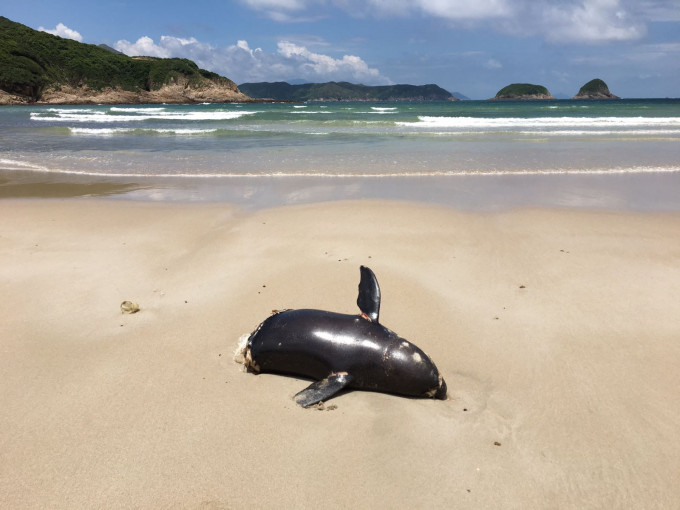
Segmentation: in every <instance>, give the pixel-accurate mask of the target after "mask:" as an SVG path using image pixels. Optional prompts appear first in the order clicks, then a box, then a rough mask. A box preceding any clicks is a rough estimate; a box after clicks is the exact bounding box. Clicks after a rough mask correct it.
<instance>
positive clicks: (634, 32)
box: [241, 0, 680, 44]
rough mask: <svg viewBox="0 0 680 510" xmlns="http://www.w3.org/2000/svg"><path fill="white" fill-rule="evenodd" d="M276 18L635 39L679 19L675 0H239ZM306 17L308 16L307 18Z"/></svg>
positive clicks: (587, 40) (561, 39) (581, 39)
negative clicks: (432, 21) (400, 20)
mask: <svg viewBox="0 0 680 510" xmlns="http://www.w3.org/2000/svg"><path fill="white" fill-rule="evenodd" d="M241 1H242V3H244V4H246V5H247V6H249V7H251V8H253V9H256V10H259V11H261V12H263V13H265V14H266V15H267V16H269V17H270V18H272V19H275V20H277V21H293V20H299V19H303V18H301V17H302V16H304V15H305V14H307V13H309V14H315V15H317V16H321V15H325V16H328V15H329V14H330V12H331V10H330V8H331V6H332V7H334V8H336V9H341V10H344V11H345V12H347V13H348V14H350V15H352V16H368V15H376V16H380V17H408V16H415V15H420V16H425V17H432V18H436V19H441V20H444V21H446V22H450V23H453V24H454V25H460V26H463V27H466V28H469V27H479V26H483V27H485V28H491V29H493V30H497V31H501V32H509V33H512V34H514V35H523V36H539V37H541V38H543V39H545V40H547V41H550V42H554V43H581V44H593V43H601V42H610V41H625V40H638V39H640V38H642V37H643V36H644V35H645V33H646V24H647V23H649V22H650V21H677V20H680V2H678V1H677V0H550V1H545V0H540V1H537V0H326V1H325V2H324V1H323V0H282V1H277V0H241ZM307 19H309V18H307Z"/></svg>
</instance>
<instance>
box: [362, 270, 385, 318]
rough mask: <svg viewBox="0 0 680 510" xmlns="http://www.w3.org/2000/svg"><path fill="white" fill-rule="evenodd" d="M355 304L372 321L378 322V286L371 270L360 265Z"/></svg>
mask: <svg viewBox="0 0 680 510" xmlns="http://www.w3.org/2000/svg"><path fill="white" fill-rule="evenodd" d="M357 306H358V307H359V310H361V311H362V313H364V314H366V315H367V316H368V318H369V319H371V320H372V321H373V322H378V316H379V315H380V286H379V285H378V279H377V278H376V277H375V275H374V274H373V271H371V270H370V269H369V268H367V267H365V266H361V280H360V281H359V297H357Z"/></svg>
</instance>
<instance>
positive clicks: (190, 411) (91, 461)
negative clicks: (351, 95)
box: [0, 199, 680, 509]
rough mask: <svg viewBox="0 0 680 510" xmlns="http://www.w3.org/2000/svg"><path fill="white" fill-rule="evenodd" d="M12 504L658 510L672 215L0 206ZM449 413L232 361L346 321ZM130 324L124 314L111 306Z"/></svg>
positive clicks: (666, 399) (360, 207)
mask: <svg viewBox="0 0 680 510" xmlns="http://www.w3.org/2000/svg"><path fill="white" fill-rule="evenodd" d="M0 217H1V218H2V220H1V221H0V285H1V286H2V305H0V321H1V323H2V336H1V338H0V378H1V386H0V409H2V411H1V412H0V507H2V508H107V507H108V508H125V507H136V508H244V507H249V508H250V507H252V508H266V507H281V508H292V507H297V508H304V507H307V508H317V507H327V508H398V507H410V508H425V507H428V508H504V509H507V508H523V509H524V508H578V509H581V508H671V507H673V506H676V505H677V504H678V503H677V502H678V501H680V484H678V482H677V475H678V472H679V469H680V443H679V442H678V431H680V396H679V395H680V392H679V391H678V388H680V370H679V369H678V367H680V263H679V262H680V215H678V214H633V213H602V212H599V213H598V212H583V211H573V210H572V211H570V210H519V211H512V212H505V213H493V214H468V213H461V212H455V211H452V210H449V209H445V208H439V207H433V206H423V205H413V204H403V203H394V202H370V201H366V202H339V203H326V204H312V205H304V206H294V207H284V208H279V209H269V210H262V211H257V212H246V211H243V210H240V209H237V208H236V207H233V206H228V205H224V204H222V205H215V204H212V205H211V204H201V205H187V204H168V203H165V204H152V203H134V202H115V201H107V200H105V199H99V200H83V199H73V200H3V201H0ZM360 264H366V265H369V266H370V267H371V268H373V270H374V271H375V273H376V274H377V276H378V279H379V281H380V284H381V289H382V296H383V302H382V309H381V322H382V323H384V324H385V325H387V326H388V327H390V328H391V329H393V330H395V331H397V332H398V333H399V334H401V335H402V336H403V337H405V338H407V339H409V340H411V341H413V342H414V343H416V344H417V345H419V346H420V347H421V348H423V349H424V350H425V351H426V352H428V353H429V354H430V355H431V357H432V358H433V360H434V361H435V363H436V364H437V365H438V367H439V369H440V371H441V372H442V373H443V374H444V376H445V378H446V380H447V383H448V387H449V395H450V398H449V400H447V401H444V402H442V401H434V400H417V399H407V398H401V397H396V396H391V395H385V394H379V393H369V392H349V393H346V394H344V395H342V396H340V397H338V398H336V399H334V400H333V401H332V402H331V403H332V404H334V405H337V408H336V409H334V410H331V411H329V410H325V411H320V410H316V409H310V410H304V409H301V408H299V407H298V406H296V405H295V404H294V402H293V401H292V399H291V397H292V396H293V395H294V394H295V393H296V392H297V391H299V390H301V389H302V388H304V387H305V386H306V385H307V384H308V382H307V381H303V380H300V379H296V378H293V377H282V376H275V375H257V376H256V375H253V374H247V373H244V372H242V371H241V370H240V368H239V366H238V365H237V364H235V363H234V362H233V361H232V352H233V350H234V348H235V347H236V344H237V342H238V338H239V336H241V335H242V334H244V333H248V332H250V331H251V330H252V329H253V328H254V327H255V326H256V325H257V324H258V323H259V322H260V321H261V320H263V319H264V318H265V317H267V316H268V314H269V313H270V311H271V310H272V309H275V308H278V309H280V308H296V307H316V308H324V309H331V310H335V311H338V312H346V313H354V312H355V311H356V305H355V301H356V287H357V284H358V280H359V265H360ZM126 299H129V300H133V301H136V302H138V303H139V304H140V306H141V311H140V312H139V313H137V314H135V315H123V314H121V312H120V310H119V305H120V303H121V301H123V300H126Z"/></svg>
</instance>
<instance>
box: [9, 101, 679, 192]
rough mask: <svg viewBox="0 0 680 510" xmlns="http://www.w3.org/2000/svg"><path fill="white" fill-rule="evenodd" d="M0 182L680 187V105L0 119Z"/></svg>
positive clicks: (263, 109) (328, 106)
mask: <svg viewBox="0 0 680 510" xmlns="http://www.w3.org/2000/svg"><path fill="white" fill-rule="evenodd" d="M0 169H2V170H3V171H5V172H8V171H9V172H11V171H16V172H24V173H25V172H33V173H36V174H48V175H50V176H52V177H54V176H81V177H84V176H90V177H100V178H118V179H126V180H128V181H129V180H134V181H135V182H141V183H143V182H145V180H153V179H156V180H158V179H162V180H164V182H166V183H168V184H167V186H166V187H167V189H174V190H178V189H180V188H181V187H182V186H183V184H182V183H183V182H185V183H189V182H191V183H194V184H191V185H188V188H192V187H193V188H192V189H194V190H195V189H197V188H196V185H195V183H196V182H197V180H202V181H203V182H204V184H202V185H200V186H199V187H200V188H201V189H203V190H206V189H211V188H212V187H222V188H225V187H226V188H228V187H230V186H236V185H238V186H241V187H242V186H243V185H244V184H243V183H247V182H249V183H250V184H249V186H250V187H251V188H252V187H253V186H256V187H257V186H258V183H260V184H261V183H264V182H267V183H271V182H272V179H274V180H275V183H277V184H276V185H277V186H283V187H284V188H285V189H286V190H292V189H296V180H297V181H299V180H300V178H313V179H315V180H316V181H315V182H316V184H315V186H317V187H318V186H325V187H328V186H339V187H342V186H344V185H346V184H347V182H349V181H351V182H352V183H357V182H358V183H359V184H358V186H360V187H361V186H365V187H368V188H376V187H379V185H377V184H376V183H375V182H374V183H372V184H368V183H367V182H366V181H378V182H384V183H385V184H387V183H388V182H389V183H394V182H395V181H399V180H401V181H402V182H408V185H407V188H412V189H413V188H416V187H418V186H421V187H422V189H421V190H420V191H418V190H416V189H413V192H414V194H416V195H417V194H418V193H419V192H420V194H423V193H425V194H427V193H428V191H427V189H430V188H433V190H434V191H435V194H436V190H438V189H440V188H441V187H442V186H444V187H448V188H449V189H451V190H452V192H454V191H455V190H456V189H458V187H459V184H460V183H462V182H464V181H463V180H462V179H464V178H465V177H474V178H481V177H485V178H487V179H491V178H493V177H496V178H499V177H502V179H500V180H499V179H496V184H499V183H509V187H508V186H507V185H504V187H505V189H512V187H513V183H514V185H517V184H519V183H521V182H526V180H518V178H519V177H521V176H570V175H571V176H600V177H598V178H597V179H596V180H597V182H598V183H600V184H598V186H600V187H601V186H602V184H601V183H602V179H603V177H604V178H610V182H611V183H612V184H614V185H615V184H616V183H617V182H620V178H619V179H618V180H617V178H616V177H615V176H617V175H618V176H621V175H627V176H629V177H630V178H631V179H633V180H635V179H639V178H640V176H644V175H654V176H659V175H666V176H672V177H666V180H668V179H670V181H669V182H671V183H678V180H677V177H676V176H680V100H676V99H668V100H662V99H652V100H620V101H568V100H555V101H510V102H497V101H460V102H386V103H375V102H328V103H318V102H312V103H300V104H294V103H286V104H282V103H276V104H203V105H149V106H138V105H135V106H104V105H102V106H21V107H3V108H0ZM263 179H264V180H263ZM381 179H382V181H381ZM508 179H509V180H508ZM513 179H514V181H513ZM208 181H209V184H207V182H208ZM229 181H232V184H231V185H230V184H228V183H229ZM283 181H288V182H283ZM305 182H307V184H306V185H307V186H308V185H309V180H307V181H305ZM465 182H469V180H468V181H465ZM532 182H535V181H532ZM556 182H559V179H558V180H557V181H556ZM580 182H585V181H583V180H581V181H580ZM353 185H354V186H356V185H357V184H353ZM396 185H398V183H397V184H396ZM487 185H488V183H487ZM499 185H500V184H499ZM549 185H550V183H549V182H545V183H544V184H543V187H545V188H546V189H549V188H550V186H549ZM238 186H237V187H238ZM663 187H666V185H664V186H663ZM604 189H607V186H606V185H605V186H604ZM241 192H243V190H241V191H238V192H235V193H241ZM401 194H402V195H403V194H404V191H403V190H402V192H401ZM199 195H200V193H199V192H198V191H195V192H193V193H192V196H191V197H190V198H191V199H201V197H200V196H199ZM345 195H346V194H345ZM369 195H370V193H369ZM343 196H344V195H343ZM211 197H212V195H211V194H210V193H209V192H207V194H206V199H211ZM170 198H172V197H170ZM227 198H228V199H230V198H233V197H227ZM398 198H407V199H408V198H409V196H408V195H407V196H399V197H398ZM418 198H423V197H418ZM425 198H427V197H425ZM284 201H285V200H284ZM434 201H440V200H437V199H436V197H435V199H434Z"/></svg>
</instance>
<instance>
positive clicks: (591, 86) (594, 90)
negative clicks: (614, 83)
mask: <svg viewBox="0 0 680 510" xmlns="http://www.w3.org/2000/svg"><path fill="white" fill-rule="evenodd" d="M572 99H621V98H620V97H618V96H615V95H614V94H612V93H611V92H609V87H607V84H606V83H605V82H603V81H602V80H600V79H599V78H595V79H594V80H590V81H589V82H588V83H586V84H585V85H584V86H583V87H581V89H580V90H579V91H578V94H576V95H575V96H574V97H572Z"/></svg>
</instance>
